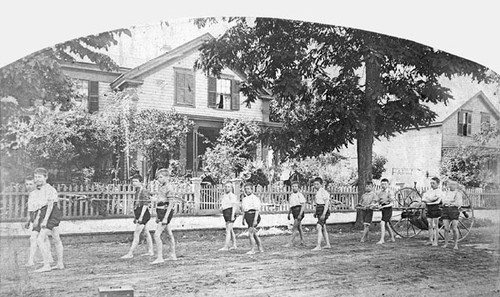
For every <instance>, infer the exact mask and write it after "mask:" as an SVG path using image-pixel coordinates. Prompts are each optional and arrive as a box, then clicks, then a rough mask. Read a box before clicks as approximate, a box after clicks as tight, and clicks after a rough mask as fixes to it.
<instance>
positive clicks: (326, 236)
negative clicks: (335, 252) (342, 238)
mask: <svg viewBox="0 0 500 297" xmlns="http://www.w3.org/2000/svg"><path fill="white" fill-rule="evenodd" d="M323 237H325V243H326V245H325V246H324V247H323V248H324V249H330V248H332V246H331V245H330V238H329V236H328V229H327V228H326V223H325V225H324V226H323Z"/></svg>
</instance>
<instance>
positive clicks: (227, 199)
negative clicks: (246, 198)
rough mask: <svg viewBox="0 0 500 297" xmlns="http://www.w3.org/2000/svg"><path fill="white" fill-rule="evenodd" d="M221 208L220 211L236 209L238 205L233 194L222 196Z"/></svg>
mask: <svg viewBox="0 0 500 297" xmlns="http://www.w3.org/2000/svg"><path fill="white" fill-rule="evenodd" d="M220 203H221V207H222V209H228V208H231V207H234V208H236V207H237V206H238V204H239V201H238V198H236V195H234V193H229V194H224V195H223V196H222V199H221V202H220Z"/></svg>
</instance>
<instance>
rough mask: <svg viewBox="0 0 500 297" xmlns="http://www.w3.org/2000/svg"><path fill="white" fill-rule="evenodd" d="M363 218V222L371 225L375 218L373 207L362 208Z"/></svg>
mask: <svg viewBox="0 0 500 297" xmlns="http://www.w3.org/2000/svg"><path fill="white" fill-rule="evenodd" d="M361 219H362V220H363V224H367V225H370V224H371V223H372V219H373V209H362V210H361Z"/></svg>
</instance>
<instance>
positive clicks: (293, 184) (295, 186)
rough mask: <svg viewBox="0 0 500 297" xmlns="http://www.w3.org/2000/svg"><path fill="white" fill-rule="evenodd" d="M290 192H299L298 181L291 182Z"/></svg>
mask: <svg viewBox="0 0 500 297" xmlns="http://www.w3.org/2000/svg"><path fill="white" fill-rule="evenodd" d="M292 191H293V192H294V193H297V192H298V191H299V182H298V181H293V182H292Z"/></svg>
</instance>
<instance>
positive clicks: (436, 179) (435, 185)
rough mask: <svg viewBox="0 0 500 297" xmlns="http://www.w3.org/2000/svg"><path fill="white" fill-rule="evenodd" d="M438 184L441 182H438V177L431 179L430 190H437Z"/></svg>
mask: <svg viewBox="0 0 500 297" xmlns="http://www.w3.org/2000/svg"><path fill="white" fill-rule="evenodd" d="M440 182H441V181H440V180H439V178H438V177H433V178H431V188H433V189H437V188H438V186H439V183H440Z"/></svg>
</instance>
